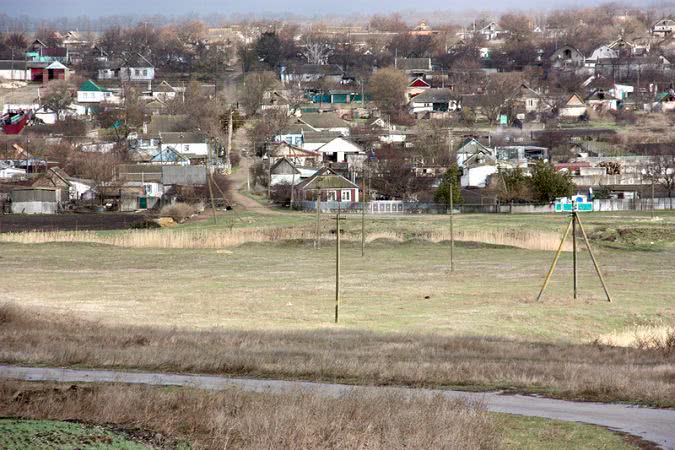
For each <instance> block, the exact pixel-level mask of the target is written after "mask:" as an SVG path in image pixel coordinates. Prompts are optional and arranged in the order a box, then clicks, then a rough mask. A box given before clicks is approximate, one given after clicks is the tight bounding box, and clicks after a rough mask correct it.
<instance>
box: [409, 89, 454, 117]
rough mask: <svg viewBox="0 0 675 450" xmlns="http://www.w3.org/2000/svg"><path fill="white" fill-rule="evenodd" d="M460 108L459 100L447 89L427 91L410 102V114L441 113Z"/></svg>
mask: <svg viewBox="0 0 675 450" xmlns="http://www.w3.org/2000/svg"><path fill="white" fill-rule="evenodd" d="M461 108H462V104H461V98H459V97H457V96H455V95H453V93H452V91H451V90H450V89H448V88H431V89H427V90H425V91H424V92H422V93H421V94H419V95H416V96H415V97H413V98H412V99H411V100H410V104H409V111H410V113H411V114H417V115H419V114H425V113H443V112H448V111H458V110H460V109H461Z"/></svg>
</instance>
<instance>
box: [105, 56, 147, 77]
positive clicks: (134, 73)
mask: <svg viewBox="0 0 675 450" xmlns="http://www.w3.org/2000/svg"><path fill="white" fill-rule="evenodd" d="M98 79H99V80H121V81H139V82H142V81H145V82H148V81H152V80H154V79H155V67H154V66H153V65H152V63H151V62H150V61H148V59H147V58H146V57H144V56H143V55H141V54H140V53H134V54H132V55H128V56H127V57H126V58H124V59H122V60H119V61H114V62H112V63H111V62H105V63H103V67H102V68H100V69H99V70H98Z"/></svg>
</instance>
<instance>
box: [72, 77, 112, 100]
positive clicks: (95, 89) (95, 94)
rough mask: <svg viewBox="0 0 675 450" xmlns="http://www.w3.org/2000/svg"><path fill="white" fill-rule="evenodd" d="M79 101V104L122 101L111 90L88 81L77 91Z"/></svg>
mask: <svg viewBox="0 0 675 450" xmlns="http://www.w3.org/2000/svg"><path fill="white" fill-rule="evenodd" d="M77 101H78V103H103V102H107V103H120V102H121V99H120V97H119V96H117V95H115V94H113V92H112V91H111V90H110V89H105V88H102V87H101V86H99V85H98V84H96V83H95V82H94V81H92V80H87V81H85V82H83V83H82V84H80V87H79V88H78V89H77Z"/></svg>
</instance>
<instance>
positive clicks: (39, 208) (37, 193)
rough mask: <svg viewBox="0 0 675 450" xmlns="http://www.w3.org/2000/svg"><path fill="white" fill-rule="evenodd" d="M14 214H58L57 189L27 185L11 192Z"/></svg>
mask: <svg viewBox="0 0 675 450" xmlns="http://www.w3.org/2000/svg"><path fill="white" fill-rule="evenodd" d="M10 200H11V203H12V213H13V214H56V213H57V212H58V205H59V203H58V199H57V189H55V188H46V187H25V188H17V189H14V190H13V191H12V192H11V193H10Z"/></svg>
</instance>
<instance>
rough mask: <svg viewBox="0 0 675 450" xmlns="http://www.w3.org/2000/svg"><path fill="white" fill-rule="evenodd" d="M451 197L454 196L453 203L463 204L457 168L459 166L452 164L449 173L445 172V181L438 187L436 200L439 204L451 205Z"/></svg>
mask: <svg viewBox="0 0 675 450" xmlns="http://www.w3.org/2000/svg"><path fill="white" fill-rule="evenodd" d="M451 189H452V193H451ZM450 195H452V201H453V203H454V204H455V205H458V204H460V203H462V194H461V192H460V182H459V167H457V164H452V165H451V166H450V168H449V169H448V170H447V172H445V174H444V175H443V180H442V181H441V185H440V186H438V189H437V190H436V194H435V195H434V200H435V201H436V202H437V203H442V204H444V205H450Z"/></svg>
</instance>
